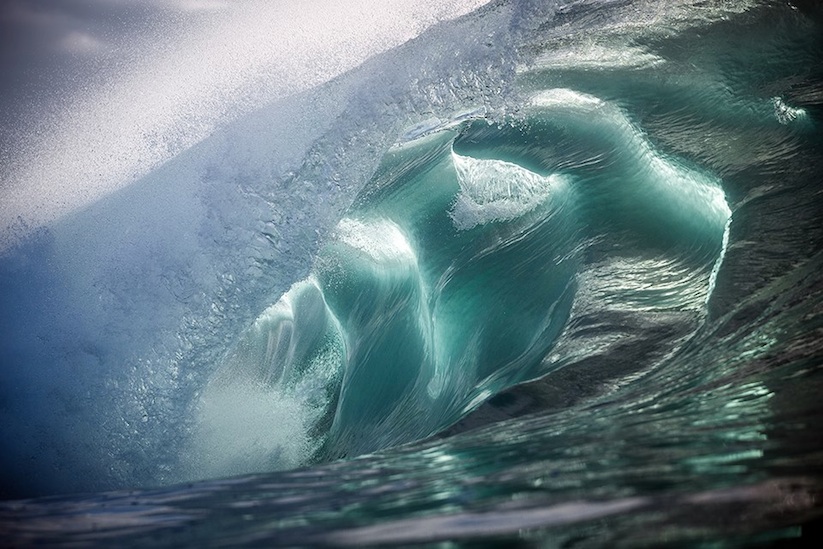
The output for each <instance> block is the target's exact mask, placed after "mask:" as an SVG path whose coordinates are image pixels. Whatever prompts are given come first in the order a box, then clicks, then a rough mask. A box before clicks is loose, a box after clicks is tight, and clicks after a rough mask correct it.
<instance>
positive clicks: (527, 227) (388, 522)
mask: <svg viewBox="0 0 823 549" xmlns="http://www.w3.org/2000/svg"><path fill="white" fill-rule="evenodd" d="M822 18H823V14H821V13H820V10H819V8H818V7H814V6H813V4H800V3H798V4H797V5H789V4H783V3H772V2H751V3H746V2H740V3H734V5H731V6H730V5H727V4H726V3H722V2H717V3H714V2H708V3H696V4H692V3H690V2H667V3H660V2H650V3H644V2H633V3H632V2H601V3H598V2H570V3H560V4H556V5H555V4H552V5H550V4H547V3H529V2H524V3H508V2H494V3H492V4H489V5H487V6H486V7H484V8H481V9H480V10H478V11H477V12H474V13H472V14H469V15H467V16H465V17H463V18H461V19H458V20H455V21H451V22H447V23H444V24H441V25H439V26H436V27H434V28H433V29H430V30H429V31H426V32H425V33H424V34H423V35H421V37H419V38H418V39H415V40H412V41H411V42H409V43H407V44H405V45H403V46H401V47H399V48H397V49H395V50H390V51H388V52H386V53H384V54H381V55H379V56H377V57H375V58H373V59H371V60H369V61H367V62H366V63H364V64H363V65H361V66H360V67H358V68H356V69H354V70H353V71H351V72H350V73H347V74H345V75H342V76H340V77H339V78H337V79H335V80H332V81H330V82H329V83H327V84H324V85H322V86H319V87H318V88H317V89H313V90H311V91H309V92H306V93H305V94H302V95H300V96H298V97H296V98H293V99H290V100H287V101H284V102H281V103H277V104H275V105H273V106H272V105H267V106H261V107H260V109H259V110H257V111H255V112H253V113H252V114H251V115H249V117H248V118H247V119H243V120H240V121H238V122H236V123H235V124H233V125H231V126H229V127H227V128H225V129H224V130H223V133H218V134H217V135H216V136H215V137H213V138H211V139H210V140H207V141H206V142H204V143H201V144H200V145H198V146H196V147H193V148H192V150H191V151H189V152H188V153H187V155H184V156H183V157H182V158H180V159H177V160H176V161H175V162H173V163H171V165H169V166H165V167H163V168H159V169H158V170H157V171H156V173H154V174H152V175H150V176H148V177H147V178H146V179H145V180H143V181H140V182H138V184H136V186H134V187H133V188H129V189H127V190H126V191H124V192H123V193H121V194H119V195H116V196H114V197H112V198H110V199H107V200H106V201H102V202H101V203H100V204H97V205H95V206H93V207H90V208H89V209H88V210H85V211H83V212H80V213H78V214H76V215H75V216H74V217H71V218H69V219H67V220H64V221H62V222H61V224H59V225H58V226H56V227H55V228H52V230H51V232H47V233H46V234H41V235H39V236H38V237H36V238H35V237H32V238H30V240H29V241H27V242H26V243H24V244H23V245H21V247H20V248H19V249H18V250H17V251H15V252H13V253H10V254H7V255H6V256H5V257H4V258H3V260H2V261H3V264H2V266H3V271H2V272H3V276H4V278H3V279H2V283H3V285H2V290H3V295H4V296H12V295H15V296H20V295H21V296H22V297H15V298H14V299H12V298H11V297H5V299H6V300H7V301H8V302H9V303H10V309H9V310H13V311H17V312H18V317H17V319H18V320H17V321H16V322H15V323H12V322H10V321H5V319H4V321H5V324H4V333H5V334H8V336H7V337H4V346H5V347H4V349H5V350H4V355H3V356H4V357H5V360H7V361H8V362H9V364H12V365H15V364H16V365H19V364H21V363H23V362H25V361H27V360H29V361H31V360H33V357H34V358H36V359H37V360H42V361H49V360H50V361H53V362H55V363H56V362H59V361H63V362H61V363H62V364H66V363H69V364H72V371H73V372H74V374H73V375H74V377H75V379H80V380H82V381H84V382H86V381H87V383H86V384H85V386H84V389H83V391H79V392H78V391H74V389H72V387H74V386H73V385H72V383H70V382H68V381H66V382H65V383H66V386H67V387H69V389H60V390H51V391H49V389H48V387H47V386H44V387H45V388H40V386H39V385H38V384H37V383H34V382H32V381H30V380H28V377H27V374H24V373H6V374H4V376H6V377H4V386H3V388H4V393H5V394H4V395H3V398H4V401H3V402H4V408H3V410H4V413H5V414H6V416H7V417H9V418H14V419H15V421H14V422H11V423H10V425H11V426H12V427H11V429H12V431H10V432H12V433H21V434H20V440H19V441H17V442H16V443H15V444H12V443H11V438H10V437H9V435H4V438H5V439H6V440H5V442H4V444H5V445H6V446H8V447H9V448H10V449H11V450H10V452H11V453H10V454H8V455H9V456H10V457H6V458H4V468H5V469H6V470H7V471H9V474H8V476H9V479H10V480H9V481H7V484H8V485H9V486H11V487H12V488H9V489H7V493H8V494H9V495H10V496H12V498H13V500H10V501H6V502H3V503H0V525H1V526H0V529H2V532H3V534H2V536H3V538H2V539H4V542H5V541H8V542H9V543H11V544H33V543H38V542H44V543H49V544H56V545H59V544H61V543H66V544H70V543H74V542H77V543H82V544H92V545H93V544H99V545H110V544H112V543H116V544H118V545H123V544H125V545H148V544H151V545H154V546H157V545H161V546H163V545H165V546H179V545H198V546H199V545H213V546H220V545H231V546H243V545H246V546H257V545H270V546H280V545H284V546H294V545H298V546H302V545H376V546H386V545H392V544H401V545H408V544H417V543H424V544H429V543H430V544H441V543H442V544H444V545H446V546H451V544H452V543H454V544H463V543H465V544H467V545H471V544H473V543H481V542H482V543H486V542H488V543H500V544H502V545H507V546H511V545H515V546H518V545H523V546H546V547H554V546H566V545H568V546H660V545H674V546H676V545H693V544H701V543H706V544H715V543H717V544H719V545H721V546H725V545H730V546H739V545H758V544H773V543H786V544H790V543H793V542H795V541H797V542H800V541H802V540H803V536H804V535H805V536H806V537H808V536H810V535H813V532H815V528H817V527H818V525H819V520H820V516H821V507H820V503H819V502H820V497H821V486H823V485H821V467H820V466H821V459H820V456H821V454H820V450H821V445H820V442H819V441H820V437H819V429H818V427H817V425H818V424H819V420H820V417H821V409H820V405H819V398H818V396H819V391H820V389H821V376H820V355H821V344H820V337H819V336H820V328H821V319H820V313H821V304H822V303H823V296H822V295H821V288H823V286H821V278H820V273H821V268H822V267H823V265H821V257H823V256H821V249H823V248H822V247H821V244H823V228H822V227H821V224H820V219H821V217H820V214H821V206H822V205H823V203H821V199H820V196H821V195H820V180H821V174H823V147H822V145H823V133H821V126H820V124H821V113H823V110H822V108H821V101H822V100H823V72H822V71H823V61H822V60H823V39H821V37H823V32H821V28H820V26H821V24H822V23H821V21H822V20H823V19H822ZM284 113H285V114H284ZM312 113H313V114H312ZM290 117H291V118H293V120H292V121H291V122H289V121H288V119H289V118H290ZM313 117H315V118H313ZM289 124H291V125H289ZM305 127H311V128H312V130H311V131H316V132H319V136H317V138H316V139H306V142H307V143H309V144H308V145H307V146H306V147H305V150H302V149H301V150H300V151H301V152H300V154H298V155H296V156H295V158H296V159H297V160H294V159H288V158H282V159H281V158H278V159H277V161H276V162H275V161H274V160H271V162H270V161H269V157H268V156H267V154H268V153H266V154H264V155H263V156H264V157H265V158H267V160H266V161H262V160H260V159H257V160H254V158H256V157H254V156H253V155H252V154H251V153H249V152H248V151H249V150H250V149H251V145H246V144H245V143H246V142H245V141H243V139H250V140H251V141H253V142H254V141H258V140H264V139H273V140H276V139H278V137H276V136H279V135H280V134H281V133H284V132H285V133H286V134H288V135H287V136H286V137H280V138H279V139H283V140H286V141H287V140H289V139H292V140H295V141H299V140H300V139H301V138H300V136H299V135H298V134H297V133H295V132H296V130H295V129H294V128H304V129H303V130H302V131H305V132H307V133H308V132H309V131H310V130H308V129H305ZM261 128H265V132H268V133H265V132H264V130H263V129H261ZM249 136H251V138H250V137H249ZM271 136H275V137H271ZM292 136H293V137H292ZM238 142H239V143H240V144H239V145H238V144H237V143H238ZM295 146H296V145H295ZM263 148H264V149H265V147H263ZM271 154H272V155H276V154H279V153H274V152H272V153H271ZM250 158H252V159H250ZM191 173H193V174H195V175H193V176H191V175H190V174H191ZM181 174H182V175H181ZM184 177H192V178H193V179H192V181H193V183H191V185H192V189H193V190H191V194H190V195H189V194H185V193H184V194H183V195H180V196H184V197H189V196H190V197H195V198H196V200H195V201H194V202H192V204H196V207H195V208H194V212H193V213H192V212H191V211H189V209H187V208H188V206H189V205H190V204H189V203H188V202H186V201H185V200H183V199H181V198H180V196H178V195H175V194H169V193H173V192H177V191H170V190H168V189H167V184H168V182H169V181H171V180H172V179H174V178H184ZM174 180H175V181H176V180H177V179H174ZM183 181H185V179H183ZM181 185H182V183H181ZM181 192H182V191H181ZM186 192H189V191H186ZM163 193H166V195H164V194H163ZM169 197H171V198H169ZM172 199H173V200H172ZM177 200H180V201H181V202H180V211H181V212H182V211H186V212H188V213H187V214H186V216H189V218H190V219H191V220H192V221H185V219H189V218H186V216H183V215H180V216H177V217H176V218H175V221H174V222H170V221H165V220H161V221H160V222H158V223H156V224H155V225H154V227H152V228H150V229H146V228H141V229H139V230H138V229H135V228H134V227H136V226H137V223H138V222H137V221H134V222H132V221H130V218H129V217H128V216H127V215H125V212H133V211H134V209H135V208H136V209H137V211H138V212H143V211H146V212H148V211H154V208H156V207H157V206H158V204H160V203H161V202H162V201H165V202H167V203H169V202H174V201H177ZM175 211H176V210H175ZM135 217H136V218H141V216H135ZM111 219H123V220H124V221H123V222H122V224H121V225H120V226H119V227H118V228H113V227H111V226H110V224H111ZM180 219H184V221H181V220H180ZM142 220H143V221H144V220H145V218H142ZM142 225H144V224H142V223H141V226H142ZM101 227H104V228H108V229H110V231H109V232H107V233H106V237H107V238H109V239H112V240H113V241H115V242H118V243H119V244H120V245H121V246H122V245H124V246H126V247H125V248H122V247H118V250H125V251H116V252H98V251H94V252H88V251H84V252H83V253H84V254H89V253H91V254H95V255H92V256H89V257H93V258H94V259H107V261H109V262H108V263H106V264H107V265H109V267H107V268H102V267H99V268H98V267H88V266H83V268H80V267H78V265H80V264H81V263H84V260H83V259H78V260H77V261H76V262H75V263H72V262H71V261H69V260H67V259H66V257H65V255H66V251H65V249H64V247H65V246H66V244H65V242H66V241H68V240H71V238H79V237H83V238H88V239H90V242H92V243H93V242H94V239H95V238H98V237H95V236H94V235H97V234H100V228H101ZM182 228H194V233H189V232H186V231H184V230H182ZM130 231H131V232H130ZM134 231H137V234H138V235H140V237H139V238H136V239H134V240H131V238H132V237H131V236H129V235H133V234H135V233H134ZM140 231H143V232H140ZM154 231H156V233H157V234H158V235H160V234H162V235H163V236H162V237H160V236H153V235H154V234H155V233H154ZM192 234H193V235H194V236H192ZM66 235H68V236H66ZM146 235H149V236H151V238H154V239H155V240H152V239H151V238H146ZM167 236H168V239H169V240H168V241H166V240H165V238H166V237H167ZM158 242H159V243H160V244H158ZM123 243H125V244H123ZM138 244H139V245H138ZM91 247H93V246H92V245H91V244H90V248H91ZM192 250H194V251H192ZM38 254H40V255H38ZM81 256H82V254H81ZM38 257H44V258H47V259H51V260H52V263H50V265H51V266H49V267H43V266H42V265H44V264H47V262H36V261H35V262H32V261H31V260H32V258H38ZM82 257H86V256H82ZM115 260H116V261H115ZM33 263H34V265H33ZM54 265H58V266H60V268H62V269H63V270H60V268H58V267H55V266H54ZM84 277H85V278H84ZM151 281H157V285H156V288H165V289H162V290H158V291H157V292H156V293H155V290H154V288H155V286H153V285H152V283H151ZM92 283H93V284H101V285H103V286H105V288H106V290H107V292H108V293H104V294H101V295H102V297H100V299H101V300H104V301H103V305H99V308H97V307H98V305H96V304H95V305H89V304H88V303H86V302H84V303H83V304H82V307H81V306H79V305H77V304H76V303H75V302H74V301H79V299H78V296H86V295H87V294H86V293H85V290H84V288H85V287H86V286H85V285H88V286H89V287H91V285H92ZM96 287H97V286H95V288H96ZM23 288H28V289H25V290H24V289H23ZM32 288H34V289H32ZM43 288H52V289H51V290H49V291H46V290H44V289H43ZM54 288H56V289H54ZM50 292H53V293H50ZM166 292H168V293H166ZM94 295H97V294H94ZM55 296H56V297H55ZM162 296H165V297H162ZM169 296H172V297H169ZM55 302H57V303H58V304H60V305H61V306H63V307H65V308H66V310H68V311H69V313H60V314H58V315H56V320H55V317H54V316H49V315H50V313H51V312H52V309H51V308H50V307H54V303H55ZM77 310H82V311H85V312H86V313H87V317H83V318H85V319H86V320H84V321H83V323H86V324H87V326H86V327H85V328H84V327H83V326H81V327H75V326H73V327H72V329H69V328H67V326H69V325H72V323H73V322H74V321H73V320H67V318H69V319H74V317H73V316H71V314H70V313H72V312H73V311H77ZM90 311H91V312H92V313H94V315H92V314H91V313H89V312H90ZM101 311H102V312H101ZM63 314H66V315H67V316H66V317H63V316H61V315H63ZM95 315H98V316H95ZM10 316H11V315H9V317H10ZM47 317H48V320H44V319H46V318H47ZM88 317H94V318H98V320H94V318H92V319H91V320H90V319H88ZM124 319H128V321H129V322H128V323H126V322H125V320H124ZM132 322H133V324H132ZM13 324H14V325H13ZM81 324H82V323H81ZM124 326H125V327H126V328H127V329H125V330H123V327H124ZM32 327H34V328H32ZM99 327H104V328H102V330H103V332H102V333H103V336H89V335H88V333H93V332H95V328H99ZM86 328H87V329H86ZM23 332H26V334H28V333H29V332H32V333H34V334H35V335H36V334H41V335H42V333H43V332H49V333H57V334H58V335H51V336H49V338H46V339H45V341H46V342H47V345H45V346H43V345H42V344H40V343H30V341H31V342H35V341H43V338H42V337H41V338H40V339H39V340H37V339H36V337H35V335H27V336H25V337H24V336H23V335H21V334H22V333H23ZM60 334H65V335H60ZM78 334H79V336H82V337H78ZM135 334H136V335H135ZM146 334H148V335H146ZM27 338H28V339H27ZM84 338H85V339H84ZM73 340H77V341H80V343H74V344H73V345H72V341H73ZM50 346H51V347H50ZM32 349H37V351H36V352H35V351H32ZM54 349H56V350H54ZM55 357H60V358H59V359H58V358H55ZM66 357H68V358H66ZM135 357H136V358H135ZM15 361H16V362H15ZM123 364H125V365H127V366H128V368H124V370H125V371H121V369H120V368H121V366H122V365H123ZM15 371H16V370H15ZM22 371H23V370H22V369H21V370H20V372H22ZM101 371H102V372H104V375H102V377H101V378H100V379H99V380H97V381H92V378H94V377H95V375H96V374H95V373H98V374H99V372H101ZM64 375H65V374H64ZM7 380H8V381H7ZM38 383H41V382H38ZM13 386H15V387H20V386H23V387H29V386H31V387H34V389H30V392H31V394H32V395H34V397H33V398H32V399H30V400H28V401H27V402H26V403H25V404H23V403H22V400H23V399H22V398H17V397H15V395H13V394H12V391H11V390H10V389H9V388H10V387H13ZM44 395H45V396H44ZM135 395H136V396H135ZM48 399H51V400H52V401H53V402H54V403H55V404H54V405H53V406H54V407H55V408H56V409H57V410H58V411H59V414H57V413H55V415H56V416H57V415H59V416H60V418H59V419H53V418H51V416H50V415H49V414H45V413H44V412H42V411H40V409H39V408H38V406H37V404H38V403H42V402H44V401H45V400H48ZM90 417H91V418H92V419H90ZM97 417H105V418H106V420H104V421H99V420H97V419H94V418H97ZM20 418H24V419H20ZM44 418H45V419H44ZM111 418H113V421H112V422H111V423H110V422H109V421H108V420H109V419H111ZM50 421H53V425H57V427H52V429H55V430H57V431H59V432H60V433H61V436H60V437H55V436H45V437H42V438H38V435H33V434H31V431H34V432H36V429H33V430H31V431H30V430H29V428H30V426H32V425H34V426H37V425H38V424H39V423H48V422H50ZM123 422H125V423H126V425H127V427H125V428H124V427H123V426H122V423H123ZM43 429H45V432H46V433H47V434H48V433H49V432H50V431H49V428H48V427H44V428H43ZM54 439H60V440H63V442H62V443H61V444H57V443H54V442H53V440H54ZM55 448H57V449H55ZM33 449H34V450H33ZM78 456H79V457H78ZM56 463H59V464H60V465H59V466H56V465H55V464H56ZM38 474H40V475H41V476H40V477H39V479H37V480H26V479H27V478H28V477H27V476H26V475H35V476H36V475H38ZM83 475H87V477H86V478H84V477H83ZM21 478H22V479H24V480H20V479H21ZM112 490H114V491H112ZM117 490H119V491H117ZM126 490H131V491H126ZM71 492H93V493H90V494H88V495H59V494H65V493H71ZM30 496H41V498H40V499H26V500H24V499H22V498H25V497H30ZM42 496H51V497H42ZM810 532H811V533H810Z"/></svg>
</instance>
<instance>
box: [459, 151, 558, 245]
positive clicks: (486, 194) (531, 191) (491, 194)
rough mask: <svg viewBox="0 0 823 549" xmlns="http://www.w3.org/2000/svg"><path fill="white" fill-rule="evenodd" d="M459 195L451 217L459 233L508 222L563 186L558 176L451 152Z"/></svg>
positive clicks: (501, 161)
mask: <svg viewBox="0 0 823 549" xmlns="http://www.w3.org/2000/svg"><path fill="white" fill-rule="evenodd" d="M452 162H453V164H454V169H455V172H456V173H457V181H458V183H459V184H460V194H458V196H457V200H456V201H455V204H454V207H453V208H452V212H451V216H452V220H453V221H454V225H455V227H457V228H458V229H461V230H465V229H471V228H472V227H475V226H477V225H482V224H484V223H489V222H492V221H507V220H511V219H514V218H516V217H519V216H521V215H523V214H525V213H526V212H528V211H530V210H533V209H534V208H536V207H537V206H539V205H540V204H542V203H543V202H545V201H546V199H548V198H549V196H550V195H551V194H552V192H553V190H556V189H558V188H559V187H560V186H562V185H564V184H565V181H564V179H563V178H562V177H561V176H559V175H550V176H547V177H545V176H542V175H540V174H538V173H535V172H532V171H530V170H527V169H526V168H523V167H521V166H518V165H517V164H513V163H511V162H506V161H504V160H486V159H478V158H472V157H469V156H461V155H459V154H457V153H455V152H452Z"/></svg>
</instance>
